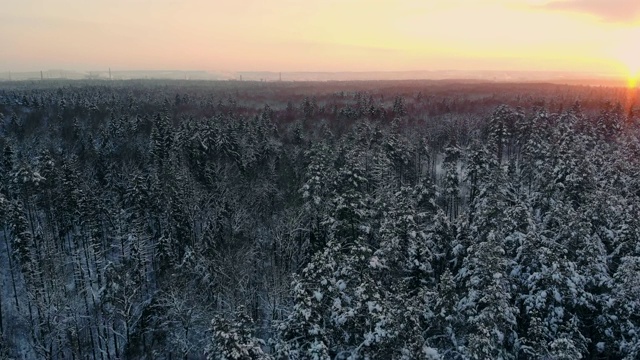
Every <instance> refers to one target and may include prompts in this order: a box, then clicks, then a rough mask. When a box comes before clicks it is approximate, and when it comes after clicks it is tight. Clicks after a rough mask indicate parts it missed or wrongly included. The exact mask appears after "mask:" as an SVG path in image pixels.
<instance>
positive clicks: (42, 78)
mask: <svg viewBox="0 0 640 360" xmlns="http://www.w3.org/2000/svg"><path fill="white" fill-rule="evenodd" d="M42 80H44V75H42V70H40V81H42Z"/></svg>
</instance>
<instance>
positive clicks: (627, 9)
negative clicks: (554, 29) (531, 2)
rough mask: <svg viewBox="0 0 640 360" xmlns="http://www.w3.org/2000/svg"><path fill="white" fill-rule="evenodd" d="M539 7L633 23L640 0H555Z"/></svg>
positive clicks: (636, 16)
mask: <svg viewBox="0 0 640 360" xmlns="http://www.w3.org/2000/svg"><path fill="white" fill-rule="evenodd" d="M541 7H542V8H544V9H548V10H558V11H570V12H577V13H583V14H589V15H593V16H596V17H598V18H600V19H601V20H603V21H607V22H617V23H633V22H635V21H636V20H638V19H640V0H555V1H551V2H549V3H547V4H545V5H542V6H541Z"/></svg>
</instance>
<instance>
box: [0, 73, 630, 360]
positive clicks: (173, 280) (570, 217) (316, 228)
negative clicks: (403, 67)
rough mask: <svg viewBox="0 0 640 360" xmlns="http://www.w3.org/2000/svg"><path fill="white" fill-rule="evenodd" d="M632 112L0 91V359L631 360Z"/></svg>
mask: <svg viewBox="0 0 640 360" xmlns="http://www.w3.org/2000/svg"><path fill="white" fill-rule="evenodd" d="M636 95H637V90H634V91H628V90H626V89H618V88H601V87H586V86H564V85H551V84H497V83H456V82H441V81H403V82H390V81H389V82H387V81H385V82H329V83H293V82H280V83H262V82H239V81H229V82H195V81H194V82H187V81H126V82H124V81H123V82H119V81H112V82H107V81H103V82H99V81H96V82H55V81H44V82H32V83H26V82H25V83H18V82H13V83H10V82H6V83H0V150H1V151H0V220H1V223H0V226H1V229H0V234H1V235H0V284H1V286H0V359H91V360H115V359H224V360H227V359H229V360H230V359H235V360H240V359H242V360H245V359H247V360H248V359H323V360H324V359H352V360H356V359H431V360H435V359H579V358H583V359H629V360H632V359H638V358H640V139H639V138H640V117H639V115H638V114H637V113H636V112H634V110H637V109H636V106H637V105H636V103H635V101H636V97H635V96H636Z"/></svg>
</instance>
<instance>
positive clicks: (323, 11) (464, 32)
mask: <svg viewBox="0 0 640 360" xmlns="http://www.w3.org/2000/svg"><path fill="white" fill-rule="evenodd" d="M0 1H1V2H2V5H1V6H0V71H35V70H41V69H67V70H102V69H105V68H108V67H111V68H112V69H114V70H142V69H149V70H161V69H175V70H213V71H215V70H217V71H262V70H267V71H398V70H443V69H456V70H575V71H590V72H612V71H618V72H624V71H627V70H626V69H627V68H628V67H632V68H633V71H637V70H638V68H640V49H639V47H640V0H554V1H549V0H546V1H542V0H421V1H417V0H386V1H383V0H232V1H226V0H0Z"/></svg>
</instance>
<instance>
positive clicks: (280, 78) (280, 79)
mask: <svg viewBox="0 0 640 360" xmlns="http://www.w3.org/2000/svg"><path fill="white" fill-rule="evenodd" d="M279 81H282V72H280V77H279Z"/></svg>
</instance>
